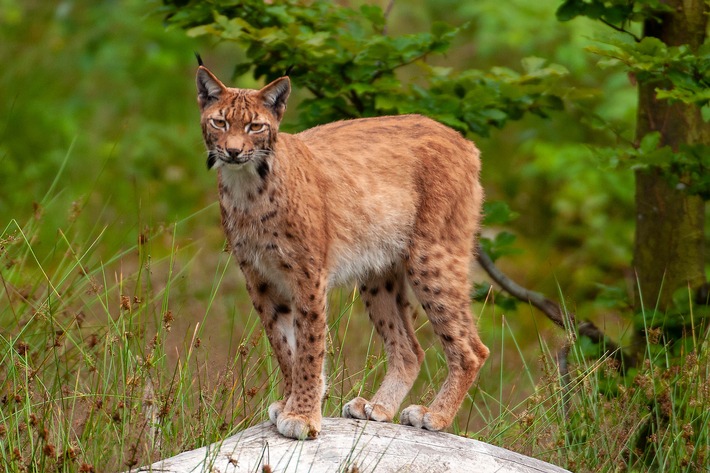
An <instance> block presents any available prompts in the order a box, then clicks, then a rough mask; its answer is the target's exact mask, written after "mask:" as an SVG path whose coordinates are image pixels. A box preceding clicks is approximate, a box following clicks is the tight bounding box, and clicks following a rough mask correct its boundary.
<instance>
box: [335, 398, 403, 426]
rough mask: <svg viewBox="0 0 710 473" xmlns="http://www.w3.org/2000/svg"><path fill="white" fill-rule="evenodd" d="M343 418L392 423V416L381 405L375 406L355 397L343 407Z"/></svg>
mask: <svg viewBox="0 0 710 473" xmlns="http://www.w3.org/2000/svg"><path fill="white" fill-rule="evenodd" d="M343 417H350V418H352V419H363V420H374V421H376V422H392V417H394V414H393V413H391V412H389V411H388V410H387V408H385V407H384V406H383V405H382V404H376V403H372V402H370V401H368V400H367V399H365V398H362V397H356V398H355V399H353V400H352V401H350V402H348V403H347V404H345V405H344V406H343Z"/></svg>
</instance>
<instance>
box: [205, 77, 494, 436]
mask: <svg viewBox="0 0 710 473" xmlns="http://www.w3.org/2000/svg"><path fill="white" fill-rule="evenodd" d="M197 83H198V91H199V96H198V100H199V103H200V107H201V110H202V129H203V132H204V138H205V143H206V144H207V147H208V151H209V153H210V154H209V156H210V157H209V159H208V165H209V166H210V167H214V168H216V169H217V171H218V175H219V178H218V180H219V201H220V206H221V210H222V224H223V226H224V229H225V232H226V234H227V237H228V240H229V243H230V245H231V248H232V251H233V252H234V255H235V256H236V258H237V259H238V261H239V265H240V267H241V269H242V271H243V272H244V276H245V278H246V280H247V289H248V291H249V294H250V296H251V298H252V301H253V303H254V307H255V309H256V311H257V312H258V313H259V315H260V317H261V319H262V322H263V324H264V328H265V330H266V335H267V336H268V338H269V341H270V342H271V346H272V347H273V350H274V353H275V355H276V357H277V359H278V362H279V366H280V367H281V371H282V373H283V378H284V399H283V400H282V401H279V402H277V403H274V404H273V405H272V406H271V407H270V408H269V416H270V418H271V420H272V421H273V422H274V423H275V424H276V425H277V428H278V430H279V432H281V433H282V434H283V435H285V436H287V437H293V438H313V437H315V436H317V434H318V432H319V431H320V425H321V399H322V396H323V392H324V389H325V381H324V376H323V360H324V356H325V348H326V346H325V343H326V295H327V291H328V289H330V288H331V287H333V286H336V285H341V284H345V283H348V282H356V283H357V284H358V286H359V289H360V295H361V298H362V300H363V301H364V303H365V306H366V307H367V309H368V311H369V315H370V319H371V320H372V322H373V324H374V326H375V327H376V329H377V332H378V333H379V334H380V336H381V337H382V339H383V341H384V346H385V350H386V354H387V364H388V371H387V374H386V376H385V378H384V380H383V382H382V385H381V387H380V389H379V390H378V391H377V393H376V394H375V395H374V397H373V398H372V399H371V400H369V401H368V400H366V399H363V398H359V397H358V398H355V399H353V400H352V401H350V402H348V403H347V404H346V405H345V406H344V408H343V415H344V416H348V417H355V418H359V419H373V420H377V421H384V422H390V421H392V419H393V417H394V415H395V413H396V412H397V410H398V408H399V406H400V404H401V402H402V400H403V399H404V397H405V396H406V394H407V392H408V391H409V389H410V388H411V387H412V384H413V383H414V380H415V379H416V377H417V374H418V372H419V368H420V366H421V363H422V359H423V356H424V353H423V351H422V349H421V347H420V345H419V343H418V342H417V339H416V337H415V334H414V329H413V327H412V308H411V306H410V305H409V303H408V301H407V297H406V293H407V291H406V288H407V286H408V285H409V286H410V287H411V288H412V289H413V292H414V294H415V295H416V297H417V299H418V300H419V302H420V303H421V304H422V307H423V308H424V310H425V311H426V313H427V316H428V317H429V320H430V322H431V324H432V327H433V329H434V331H435V332H436V334H437V335H438V336H439V338H440V339H441V343H442V345H443V347H444V352H445V354H446V359H447V362H448V366H449V374H448V377H447V379H446V381H445V382H444V385H443V387H442V388H441V391H440V392H439V394H438V395H437V396H436V398H435V399H434V401H433V402H432V404H431V405H430V406H429V407H424V406H418V405H413V406H409V407H408V408H406V409H404V410H403V411H402V412H401V415H400V421H401V422H402V423H403V424H409V425H413V426H416V427H423V428H426V429H429V430H441V429H444V428H446V427H447V426H449V425H450V424H451V422H452V420H453V417H454V416H455V414H456V412H457V410H458V408H459V406H460V405H461V402H462V400H463V398H464V396H465V395H466V392H467V390H468V389H469V387H470V386H471V384H472V383H473V381H474V379H475V378H476V375H477V373H478V371H479V369H480V368H481V365H482V364H483V362H484V361H485V360H486V358H487V357H488V353H489V351H488V349H487V348H486V347H485V345H483V343H482V342H481V340H480V339H479V337H478V333H477V331H476V327H475V326H474V324H473V322H472V319H471V313H470V306H469V304H470V302H469V295H468V294H469V287H470V285H469V280H468V270H469V264H470V263H471V261H472V259H473V256H474V255H473V250H474V239H475V236H476V234H477V232H478V225H479V220H480V213H481V204H482V201H483V190H482V188H481V186H480V184H479V170H480V160H479V152H478V150H477V149H476V147H475V146H474V145H473V143H471V142H470V141H467V140H466V139H464V138H463V137H461V136H460V135H459V134H458V133H457V132H455V131H454V130H451V129H450V128H447V127H445V126H443V125H441V124H439V123H437V122H435V121H433V120H430V119H428V118H425V117H422V116H418V115H406V116H398V117H381V118H367V119H360V120H351V121H343V122H336V123H331V124H328V125H323V126H319V127H316V128H312V129H310V130H306V131H304V132H302V133H299V134H296V135H290V134H286V133H279V132H278V127H279V122H280V120H281V118H282V116H283V112H284V110H285V107H286V99H287V98H288V94H289V92H290V83H289V82H288V78H281V79H278V80H276V81H274V82H273V83H271V84H269V85H268V86H266V87H264V88H263V89H261V90H260V91H257V90H246V89H233V88H227V87H225V86H224V85H223V84H222V83H221V82H219V80H218V79H217V78H215V77H214V76H213V75H212V74H211V73H210V72H209V71H208V70H207V69H205V68H204V67H200V69H199V70H198V76H197ZM250 123H251V124H253V125H252V126H251V128H249V124H250ZM262 124H263V126H262ZM222 125H224V126H222ZM255 130H257V131H255Z"/></svg>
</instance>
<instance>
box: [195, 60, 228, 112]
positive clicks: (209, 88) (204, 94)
mask: <svg viewBox="0 0 710 473" xmlns="http://www.w3.org/2000/svg"><path fill="white" fill-rule="evenodd" d="M226 89H227V88H226V87H225V86H224V84H222V83H221V82H220V81H219V79H217V78H216V77H215V76H214V74H212V73H211V72H210V71H209V70H208V69H207V68H206V67H205V66H200V67H198V68H197V103H199V104H200V110H203V109H204V108H205V107H207V106H208V105H210V104H211V103H213V102H216V101H217V100H219V97H220V95H222V93H223V92H224V91H225V90H226Z"/></svg>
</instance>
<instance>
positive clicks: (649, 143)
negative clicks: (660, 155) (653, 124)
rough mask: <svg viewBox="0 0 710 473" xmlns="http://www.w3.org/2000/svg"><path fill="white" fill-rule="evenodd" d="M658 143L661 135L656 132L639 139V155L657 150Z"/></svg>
mask: <svg viewBox="0 0 710 473" xmlns="http://www.w3.org/2000/svg"><path fill="white" fill-rule="evenodd" d="M660 142H661V133H660V132H658V131H652V132H651V133H647V134H646V135H644V137H643V138H641V143H639V147H638V149H639V151H640V152H641V153H644V154H650V153H652V152H653V151H656V150H657V149H658V145H659V144H660Z"/></svg>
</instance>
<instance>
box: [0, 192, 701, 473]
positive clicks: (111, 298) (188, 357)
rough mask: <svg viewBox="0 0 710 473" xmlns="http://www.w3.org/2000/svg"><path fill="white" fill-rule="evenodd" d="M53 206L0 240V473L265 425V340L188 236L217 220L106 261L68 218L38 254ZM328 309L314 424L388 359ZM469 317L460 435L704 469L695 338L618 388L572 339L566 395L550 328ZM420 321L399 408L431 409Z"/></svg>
mask: <svg viewBox="0 0 710 473" xmlns="http://www.w3.org/2000/svg"><path fill="white" fill-rule="evenodd" d="M52 187H54V186H52ZM48 195H49V194H48ZM56 205H58V204H56V203H54V202H53V201H52V199H51V198H49V197H47V198H45V199H44V200H43V201H42V202H41V203H40V205H39V206H38V207H39V208H41V209H44V213H43V212H41V211H39V210H38V211H37V212H36V215H35V216H34V217H32V218H30V219H29V220H28V221H27V222H24V223H20V222H17V221H14V220H13V221H10V222H9V223H8V224H7V225H6V226H5V228H4V229H3V230H2V233H0V265H1V268H2V269H1V272H0V276H1V277H0V283H1V284H0V301H2V302H0V327H1V329H0V407H1V408H2V409H1V413H0V466H1V467H2V469H4V470H5V471H8V472H21V471H42V472H44V471H58V472H75V471H78V472H90V471H120V470H124V469H127V468H130V467H134V466H137V465H143V464H148V463H151V462H153V461H155V460H157V459H159V458H163V457H168V456H172V455H175V454H177V453H179V452H181V451H184V450H187V449H192V448H196V447H199V446H203V445H206V444H208V443H211V442H215V441H218V440H220V439H223V438H224V437H226V436H229V435H231V434H234V433H235V432H237V431H239V430H242V429H244V428H246V427H248V426H251V425H254V424H256V423H259V422H261V421H263V420H265V411H266V407H267V406H268V405H269V403H271V402H273V401H274V400H276V399H278V397H279V386H278V385H279V373H278V369H277V367H276V364H275V361H274V359H273V358H272V357H271V356H270V354H269V346H268V342H267V340H266V338H265V336H264V334H263V331H262V329H261V327H260V324H259V321H258V318H257V317H256V315H255V314H254V313H253V312H252V311H251V305H250V303H249V301H248V297H247V296H246V293H245V289H244V287H243V282H242V281H241V280H240V278H239V276H238V271H237V270H236V265H235V264H234V263H233V262H232V261H231V258H230V256H229V255H228V254H226V253H224V252H219V251H217V248H219V247H220V245H221V244H222V243H221V241H219V240H218V239H215V238H214V237H212V238H211V237H209V236H207V237H205V238H204V239H202V240H198V241H194V240H192V235H193V232H194V230H193V224H194V221H196V220H200V219H203V218H205V219H206V221H208V222H210V221H211V222H212V225H213V226H215V227H216V226H217V221H218V220H217V217H216V212H213V211H214V210H215V209H214V208H207V209H205V211H202V212H198V213H196V214H194V215H192V216H190V217H188V218H186V219H184V220H181V221H178V222H176V223H174V224H173V225H170V226H167V227H166V226H159V225H158V226H155V227H151V226H150V225H138V227H137V228H140V229H141V231H140V232H139V233H138V235H136V236H135V237H134V238H132V239H130V241H131V243H130V244H127V245H126V246H125V247H122V248H120V249H118V250H117V249H116V245H115V243H114V242H113V241H114V239H115V235H116V233H117V229H116V228H115V227H111V226H107V227H99V226H91V225H88V224H87V221H90V219H89V217H86V216H83V215H78V216H76V215H73V214H72V213H71V212H69V214H68V215H69V217H67V219H66V221H65V223H64V224H62V225H60V226H59V227H58V228H52V229H51V230H53V231H54V234H55V238H54V239H53V240H52V241H51V243H49V242H48V241H47V238H46V236H42V235H46V234H47V228H43V225H45V224H46V222H45V220H44V215H45V214H46V213H49V212H57V209H55V208H54V206H56ZM213 214H214V215H213ZM206 216H207V217H206ZM77 219H86V220H85V221H84V222H83V223H84V225H83V226H76V225H75V222H76V221H77ZM53 221H54V220H52V222H53ZM87 228H88V230H85V229H87ZM129 233H130V232H129ZM211 235H218V232H217V233H214V234H211ZM120 241H124V242H125V241H128V239H125V238H124V239H123V240H120ZM330 307H331V310H330V318H329V320H330V332H329V344H328V347H329V349H328V355H327V363H328V367H329V372H330V375H329V376H330V378H329V381H330V383H329V385H330V388H329V391H328V394H327V397H326V400H325V403H324V407H323V412H324V415H326V416H338V415H339V413H340V410H341V408H342V405H343V403H344V402H347V401H348V400H349V399H351V398H352V397H353V396H355V395H363V396H366V397H367V396H370V395H371V394H372V393H373V392H374V391H375V390H376V388H377V386H378V385H379V382H380V381H381V379H382V376H383V374H384V371H385V367H386V363H385V359H384V355H383V350H382V347H381V344H380V343H379V341H378V340H377V338H376V336H375V335H374V331H373V329H372V327H371V326H370V324H369V322H368V321H367V317H366V316H365V314H364V312H363V308H362V306H361V304H360V302H359V301H358V297H357V294H356V292H355V291H354V290H353V289H348V288H345V289H343V290H341V291H336V292H335V293H334V294H332V296H331V299H330ZM473 308H474V312H475V313H476V314H477V317H478V319H479V326H480V327H481V332H482V335H483V339H484V340H485V341H486V343H487V344H488V345H489V346H490V347H491V349H492V353H493V354H492V356H491V359H490V361H489V362H488V364H487V365H486V366H485V367H484V369H483V371H482V372H481V375H480V379H479V382H478V383H477V385H476V386H475V387H474V388H472V389H471V390H470V392H469V396H468V398H467V399H466V401H465V402H464V405H463V406H462V408H461V410H460V413H459V416H458V417H457V419H456V421H455V423H454V425H453V426H452V429H451V430H452V431H453V432H454V433H456V434H459V435H465V436H470V437H475V438H477V439H479V440H483V441H486V442H489V443H493V444H496V445H499V446H502V447H505V448H509V449H512V450H516V451H518V452H521V453H523V454H526V455H530V456H534V457H536V458H539V459H542V460H546V461H549V462H552V463H555V464H557V465H560V466H562V467H565V468H568V469H570V470H572V471H581V472H583V471H649V470H650V471H679V472H693V471H707V468H708V458H710V436H709V434H708V431H709V430H710V429H709V428H708V427H709V425H708V424H709V423H710V382H709V381H708V379H710V361H709V360H708V355H707V353H708V350H707V344H708V333H707V331H695V332H694V333H693V337H692V341H691V343H690V344H689V345H688V347H687V349H686V351H685V352H683V353H680V356H676V354H674V353H673V351H672V350H671V349H670V348H667V347H664V346H663V345H662V344H660V343H659V340H653V339H651V340H648V347H649V348H648V350H647V353H646V359H645V360H644V362H643V363H642V365H641V366H640V367H639V368H638V369H637V370H636V371H635V372H633V373H631V374H628V375H627V376H626V377H620V376H619V373H618V370H617V366H615V361H614V360H613V359H612V358H610V357H607V358H602V359H596V358H589V357H587V356H585V353H584V350H583V346H582V345H581V344H576V345H575V346H574V347H573V350H572V352H571V353H570V356H569V360H570V366H571V381H570V383H569V385H568V386H567V388H566V390H565V389H563V388H562V387H561V383H560V379H559V375H558V373H557V370H556V365H555V353H556V351H557V349H558V347H559V346H560V345H561V344H562V341H561V340H559V334H556V333H555V332H548V331H547V330H548V329H547V328H544V329H543V328H539V329H536V330H535V333H536V336H534V337H532V339H529V338H530V337H523V336H521V330H520V320H521V318H527V317H528V315H527V314H526V311H527V310H529V309H527V308H525V307H523V308H521V309H520V310H519V311H518V314H517V316H518V318H517V319H515V320H513V319H509V318H508V317H506V316H504V315H503V314H500V313H499V309H497V308H496V307H495V306H494V305H492V304H485V305H474V306H473ZM416 324H417V331H418V333H419V338H420V340H421V341H422V344H423V346H424V348H425V349H426V357H425V362H424V365H423V367H422V371H421V374H420V377H419V380H418V382H417V383H416V385H415V387H414V389H413V390H412V393H411V394H410V395H409V397H408V399H406V400H405V403H404V404H405V405H406V404H409V403H426V402H428V401H430V400H431V399H432V398H433V396H434V394H435V389H437V388H438V386H440V385H441V383H442V381H443V379H444V377H445V375H446V365H445V361H444V358H443V354H442V352H441V350H440V349H439V346H438V344H437V343H436V342H435V340H434V337H433V334H432V332H431V330H430V327H429V326H428V323H427V322H426V318H425V317H424V316H423V315H420V316H419V317H418V318H417V320H416ZM541 325H542V323H541ZM556 338H557V339H556ZM565 396H569V403H568V405H566V406H565V405H563V399H565ZM565 407H566V409H565Z"/></svg>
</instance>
